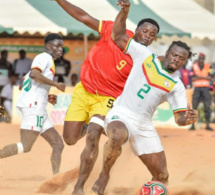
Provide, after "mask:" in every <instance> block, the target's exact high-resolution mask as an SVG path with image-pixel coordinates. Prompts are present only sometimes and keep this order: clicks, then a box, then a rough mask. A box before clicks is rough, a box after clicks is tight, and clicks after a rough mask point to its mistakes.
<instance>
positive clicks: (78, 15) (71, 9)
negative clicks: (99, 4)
mask: <svg viewBox="0 0 215 195" xmlns="http://www.w3.org/2000/svg"><path fill="white" fill-rule="evenodd" d="M55 1H56V2H57V3H58V4H59V5H60V6H61V7H62V8H63V9H64V10H65V11H66V12H67V13H68V14H69V15H70V16H72V17H73V18H75V19H76V20H78V21H79V22H82V23H84V24H85V25H87V26H88V27H89V28H91V29H93V30H95V31H98V30H99V20H97V19H95V18H93V17H92V16H91V15H89V14H88V13H87V12H85V11H84V10H83V9H81V8H79V7H77V6H75V5H73V4H71V3H70V2H68V1H66V0H55Z"/></svg>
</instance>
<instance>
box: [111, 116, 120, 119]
mask: <svg viewBox="0 0 215 195" xmlns="http://www.w3.org/2000/svg"><path fill="white" fill-rule="evenodd" d="M111 119H119V116H117V115H114V116H113V117H112V118H111Z"/></svg>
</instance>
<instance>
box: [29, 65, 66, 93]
mask: <svg viewBox="0 0 215 195" xmlns="http://www.w3.org/2000/svg"><path fill="white" fill-rule="evenodd" d="M29 76H30V77H31V78H32V79H34V80H35V81H36V82H38V83H42V84H46V85H50V86H54V87H56V88H57V89H59V90H60V91H63V92H64V91H65V88H66V85H65V84H64V83H58V82H55V81H53V80H50V79H48V78H46V77H45V76H43V75H42V74H41V72H40V71H39V70H38V69H32V70H31V73H30V75H29Z"/></svg>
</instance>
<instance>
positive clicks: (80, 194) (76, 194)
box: [72, 190, 85, 195]
mask: <svg viewBox="0 0 215 195" xmlns="http://www.w3.org/2000/svg"><path fill="white" fill-rule="evenodd" d="M72 195H85V194H84V191H83V190H74V191H73V192H72Z"/></svg>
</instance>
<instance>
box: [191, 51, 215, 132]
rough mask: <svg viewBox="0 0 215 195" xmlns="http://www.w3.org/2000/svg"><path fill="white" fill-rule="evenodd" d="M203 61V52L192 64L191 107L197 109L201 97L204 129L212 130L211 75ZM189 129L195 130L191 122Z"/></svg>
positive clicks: (208, 66)
mask: <svg viewBox="0 0 215 195" xmlns="http://www.w3.org/2000/svg"><path fill="white" fill-rule="evenodd" d="M204 61H205V54H203V53H200V54H199V58H198V60H197V62H196V63H194V64H193V77H192V85H193V87H194V93H193V108H194V109H197V107H198V105H199V103H200V101H201V99H202V101H203V103H204V112H205V119H206V130H209V131H213V129H212V128H211V127H210V116H211V109H210V106H211V96H210V83H211V80H212V77H211V76H212V75H211V74H210V69H211V66H210V64H207V63H205V62H204ZM190 130H195V126H194V124H192V126H191V128H190Z"/></svg>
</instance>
